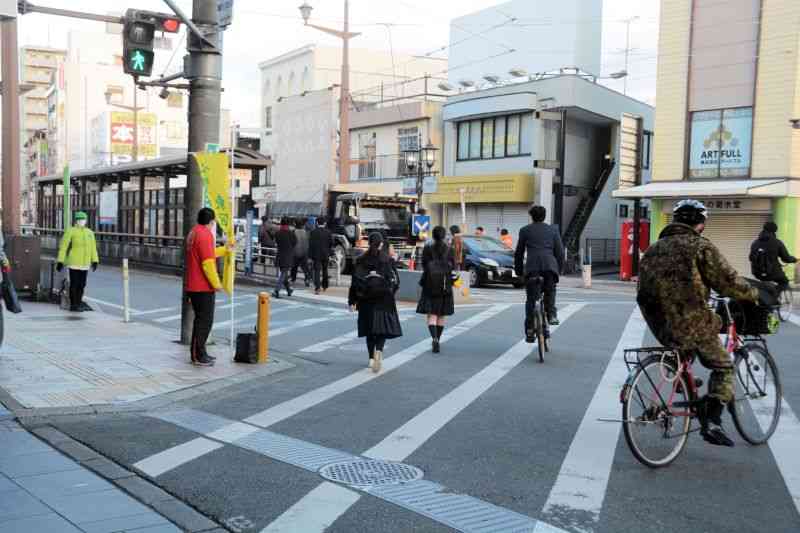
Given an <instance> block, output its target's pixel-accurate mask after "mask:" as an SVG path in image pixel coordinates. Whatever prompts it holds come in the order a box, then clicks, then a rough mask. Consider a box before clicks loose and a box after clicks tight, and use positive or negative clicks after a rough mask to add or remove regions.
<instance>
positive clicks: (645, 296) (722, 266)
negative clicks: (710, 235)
mask: <svg viewBox="0 0 800 533" xmlns="http://www.w3.org/2000/svg"><path fill="white" fill-rule="evenodd" d="M710 289H713V290H714V291H716V292H717V293H718V294H720V295H722V296H727V297H731V298H735V299H738V300H742V301H757V299H758V291H757V290H756V289H754V288H752V287H751V286H750V285H749V284H748V283H747V281H746V280H745V279H744V278H742V277H739V276H738V275H737V274H736V270H734V269H733V267H731V265H730V264H729V263H728V261H727V260H726V259H725V258H724V257H723V256H722V254H721V253H720V252H719V250H718V249H717V248H716V246H714V245H713V244H711V241H709V240H708V239H706V238H705V237H701V236H700V234H699V233H697V232H696V231H695V230H694V228H692V227H690V226H687V225H686V224H680V223H673V224H670V225H668V226H667V227H666V228H664V230H663V231H662V232H661V235H659V237H658V241H657V242H656V243H655V244H653V245H652V246H650V248H648V250H647V252H645V254H644V257H643V258H642V261H641V264H640V268H639V291H638V295H637V297H636V301H637V302H638V304H639V308H640V309H641V311H642V315H644V318H645V320H646V321H647V324H648V326H650V330H651V331H652V332H653V334H654V335H655V336H656V338H657V339H658V341H659V342H660V343H661V344H663V345H664V346H668V347H670V348H678V349H682V350H685V349H692V348H696V347H697V346H698V344H700V343H699V342H698V341H699V340H700V339H703V338H705V339H708V337H709V336H714V337H716V335H717V334H718V333H719V330H720V327H721V320H720V318H719V316H717V314H716V313H714V311H713V310H711V309H709V307H708V298H709V293H710Z"/></svg>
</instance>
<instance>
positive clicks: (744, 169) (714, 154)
mask: <svg viewBox="0 0 800 533" xmlns="http://www.w3.org/2000/svg"><path fill="white" fill-rule="evenodd" d="M752 136H753V108H752V107H740V108H734V109H718V110H714V111H696V112H694V113H692V117H691V147H690V150H689V177H690V178H719V177H746V176H749V175H750V148H751V144H752Z"/></svg>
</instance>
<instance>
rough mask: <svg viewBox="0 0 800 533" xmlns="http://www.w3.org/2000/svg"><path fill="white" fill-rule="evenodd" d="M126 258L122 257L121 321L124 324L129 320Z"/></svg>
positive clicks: (129, 298) (129, 293) (129, 295)
mask: <svg viewBox="0 0 800 533" xmlns="http://www.w3.org/2000/svg"><path fill="white" fill-rule="evenodd" d="M129 277H130V276H129V271H128V258H127V257H123V258H122V321H123V322H125V323H126V324H127V323H128V322H130V321H131V310H130V303H131V302H130V300H131V292H130V287H129V281H128V280H129Z"/></svg>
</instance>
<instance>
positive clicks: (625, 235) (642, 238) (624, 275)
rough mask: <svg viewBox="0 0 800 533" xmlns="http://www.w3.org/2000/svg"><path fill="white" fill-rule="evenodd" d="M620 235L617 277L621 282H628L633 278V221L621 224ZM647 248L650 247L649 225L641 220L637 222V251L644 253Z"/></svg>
mask: <svg viewBox="0 0 800 533" xmlns="http://www.w3.org/2000/svg"><path fill="white" fill-rule="evenodd" d="M621 235H622V237H621V238H620V243H619V277H620V279H621V280H623V281H628V280H629V279H631V277H632V276H633V220H626V221H624V222H623V223H622V233H621ZM648 246H650V223H649V222H648V221H646V220H642V221H640V222H639V251H640V252H644V251H645V250H647V248H648ZM640 256H641V255H640Z"/></svg>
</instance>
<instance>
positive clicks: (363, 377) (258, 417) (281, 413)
mask: <svg viewBox="0 0 800 533" xmlns="http://www.w3.org/2000/svg"><path fill="white" fill-rule="evenodd" d="M508 308H509V306H508V305H495V306H492V307H491V308H489V309H487V310H486V311H483V312H482V313H479V314H477V315H475V316H473V317H471V318H468V319H467V320H464V321H463V322H461V323H459V324H458V325H456V326H455V327H452V328H450V330H449V331H446V332H445V334H444V336H443V337H442V342H443V343H444V342H447V341H448V340H450V339H452V338H454V337H456V336H458V335H460V334H461V333H464V332H466V331H469V330H470V329H472V328H474V327H475V326H477V325H478V324H480V323H481V322H484V321H485V320H489V319H490V318H492V317H493V316H495V315H497V314H499V313H501V312H503V311H505V310H506V309H508ZM429 348H430V341H429V340H428V339H425V340H424V341H420V342H418V343H417V344H415V345H413V346H411V347H410V348H407V349H405V350H403V351H401V352H398V353H397V354H395V355H393V356H392V357H389V358H387V359H386V361H385V362H384V371H383V373H381V374H373V373H371V372H368V373H367V372H364V371H358V372H356V373H354V374H351V375H350V376H347V377H345V378H343V379H340V380H339V381H335V382H333V383H331V384H328V385H326V386H324V387H321V388H319V389H315V390H312V391H310V392H307V393H305V394H303V395H300V396H298V397H296V398H294V399H292V400H288V401H286V402H283V403H281V404H278V405H276V406H275V407H272V408H269V409H266V410H264V411H261V412H260V413H257V414H255V415H253V416H251V417H249V418H247V419H245V420H244V421H245V422H248V423H250V424H253V425H255V426H260V427H268V426H269V425H272V424H276V423H278V422H280V421H281V420H285V419H287V418H290V417H292V416H294V415H296V414H298V413H300V412H302V411H304V410H306V409H309V408H311V407H313V406H315V405H317V404H319V403H321V402H324V401H326V400H329V399H331V398H333V397H335V396H337V395H339V394H341V393H343V392H347V391H348V390H350V389H353V388H355V387H357V386H358V385H361V384H362V383H366V382H368V381H370V380H372V379H374V378H375V377H377V376H381V375H383V374H385V373H386V372H388V371H390V370H392V369H394V368H397V367H399V366H401V365H402V364H405V363H407V362H409V361H411V360H413V359H415V358H416V357H418V356H419V355H421V354H423V353H425V352H426V351H427V350H428V349H429ZM301 351H302V350H301ZM223 429H224V428H223ZM204 441H208V439H206V438H204V437H199V438H196V439H193V440H191V441H188V442H187V443H184V445H186V446H187V447H188V448H189V449H194V448H200V447H202V446H203V445H204ZM209 442H210V441H209ZM174 449H175V448H170V449H168V450H165V451H163V452H160V453H158V454H155V455H153V456H151V457H148V458H147V459H143V460H142V461H140V462H145V461H148V460H150V459H153V460H154V461H156V464H158V465H159V469H158V472H159V473H158V474H157V475H161V474H163V473H166V472H168V471H170V470H172V469H175V468H177V467H179V466H181V465H183V464H185V463H187V462H189V461H191V460H194V459H197V458H198V457H200V456H202V454H200V455H195V456H191V457H188V458H186V457H184V456H183V455H182V454H175V453H172V450H174ZM159 456H161V457H163V459H155V458H156V457H159ZM159 461H160V462H159ZM144 464H145V465H147V463H146V462H145V463H144ZM134 466H135V465H134ZM137 468H138V467H137ZM143 471H144V470H143ZM152 477H156V476H152Z"/></svg>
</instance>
